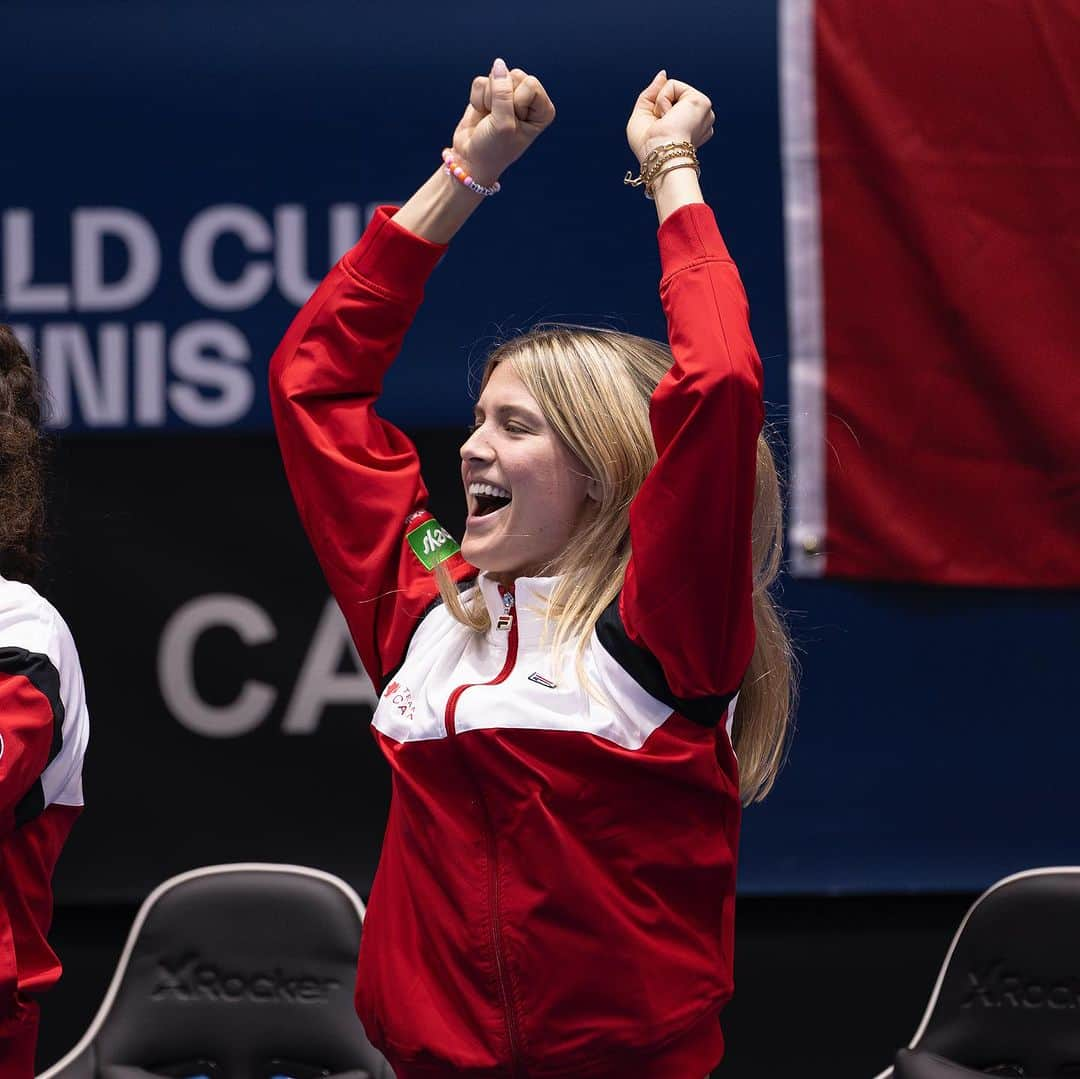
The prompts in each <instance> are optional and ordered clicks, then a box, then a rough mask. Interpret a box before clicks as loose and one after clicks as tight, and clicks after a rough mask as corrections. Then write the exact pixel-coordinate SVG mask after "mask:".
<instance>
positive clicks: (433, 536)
mask: <svg viewBox="0 0 1080 1079" xmlns="http://www.w3.org/2000/svg"><path fill="white" fill-rule="evenodd" d="M449 540H450V534H449V533H448V532H446V531H445V530H444V529H442V528H433V529H432V530H431V531H430V532H428V533H427V535H425V536H424V554H433V553H434V552H435V551H437V550H438V549H439V548H440V547H441V546H442V545H443V544H444V543H447V542H448V541H449Z"/></svg>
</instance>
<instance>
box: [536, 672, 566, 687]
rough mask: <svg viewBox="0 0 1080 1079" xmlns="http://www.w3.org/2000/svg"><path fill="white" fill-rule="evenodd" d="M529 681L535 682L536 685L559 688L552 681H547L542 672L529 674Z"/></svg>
mask: <svg viewBox="0 0 1080 1079" xmlns="http://www.w3.org/2000/svg"><path fill="white" fill-rule="evenodd" d="M529 681H530V682H535V683H536V684H537V685H538V686H545V687H546V688H547V689H558V688H559V687H558V686H557V685H555V683H554V682H549V681H548V680H547V679H546V678H545V677H544V676H543V675H542V674H537V673H536V671H533V673H532V674H530V675H529Z"/></svg>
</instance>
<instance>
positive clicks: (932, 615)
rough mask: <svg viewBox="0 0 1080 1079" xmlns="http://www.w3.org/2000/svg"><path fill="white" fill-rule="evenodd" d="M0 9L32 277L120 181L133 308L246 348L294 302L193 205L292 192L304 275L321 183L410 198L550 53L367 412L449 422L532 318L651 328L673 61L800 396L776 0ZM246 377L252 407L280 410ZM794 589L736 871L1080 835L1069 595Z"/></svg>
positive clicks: (259, 349)
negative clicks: (491, 94)
mask: <svg viewBox="0 0 1080 1079" xmlns="http://www.w3.org/2000/svg"><path fill="white" fill-rule="evenodd" d="M3 18H4V27H5V40H6V45H7V48H6V50H5V51H6V59H5V64H4V75H3V83H4V91H5V99H6V100H7V101H8V103H9V107H8V109H7V110H6V116H5V124H4V132H3V134H2V137H3V140H4V159H5V164H4V172H3V186H2V194H0V198H2V202H3V205H4V206H27V207H30V208H32V209H34V210H35V213H36V215H37V217H38V224H39V229H38V231H39V240H38V252H37V261H38V274H37V277H38V279H39V280H47V281H51V280H68V272H69V268H68V261H67V260H68V252H67V249H66V246H65V245H66V228H67V224H66V215H67V214H68V213H69V212H70V210H71V209H72V208H73V207H75V206H98V205H116V206H124V207H128V208H131V209H134V210H136V211H138V212H139V213H141V214H143V215H144V216H146V217H147V218H149V219H150V220H151V221H152V222H153V223H154V225H155V227H156V228H157V230H158V233H159V236H160V238H161V241H162V247H163V277H162V281H161V284H160V285H159V288H158V289H157V291H156V292H155V294H154V295H153V296H152V297H151V298H150V299H149V300H148V301H147V302H146V303H145V304H144V305H142V306H141V307H140V308H138V309H136V310H135V311H132V312H129V313H126V314H124V315H122V316H119V317H120V318H122V319H124V320H125V321H135V320H141V319H154V320H161V321H164V322H165V323H166V324H167V325H168V326H169V327H176V326H180V325H182V324H184V323H186V322H188V321H191V320H193V319H195V318H204V317H221V318H224V319H226V320H229V321H233V322H235V323H236V324H237V325H238V326H239V327H240V328H241V329H242V330H243V331H244V332H245V333H246V334H247V335H248V338H249V340H250V341H251V344H252V349H253V353H254V354H255V356H256V357H257V363H258V364H259V365H265V362H266V359H267V358H268V356H269V354H270V352H271V351H272V349H273V347H274V344H275V343H276V341H277V339H278V338H279V337H280V335H281V333H282V331H283V330H284V328H285V326H286V325H287V323H288V320H289V318H290V317H291V314H292V313H293V310H294V309H293V308H292V307H291V306H290V305H289V304H287V303H286V302H285V301H284V300H283V299H282V298H281V297H280V296H279V295H278V294H277V293H276V292H273V293H271V295H270V296H269V297H268V298H267V299H266V300H264V301H263V302H262V303H261V304H259V305H258V306H257V307H255V308H253V309H252V310H250V311H245V312H239V313H237V314H235V315H230V314H228V313H222V314H220V315H211V314H208V313H207V312H206V311H205V309H203V308H202V307H200V305H199V304H198V303H197V302H196V301H195V300H194V299H193V298H192V297H191V296H190V295H188V294H187V292H186V290H185V289H184V287H183V284H182V282H181V280H180V276H179V269H178V247H179V239H180V235H181V232H182V230H183V228H184V226H185V225H186V224H187V223H188V221H189V220H190V219H191V217H192V216H193V215H194V214H195V213H197V212H198V211H199V210H201V209H203V208H204V207H205V206H207V205H210V204H216V203H223V202H240V203H244V204H248V205H251V206H252V207H254V208H255V209H257V210H259V211H260V212H262V213H264V214H265V215H267V216H269V214H270V212H271V211H272V208H273V207H274V206H275V205H277V204H280V203H286V202H296V203H303V204H305V205H307V206H308V207H309V208H310V209H311V210H312V212H313V218H312V220H313V222H314V224H315V228H314V232H313V236H314V239H315V243H314V244H313V250H312V260H311V269H310V272H311V273H312V274H313V275H317V274H318V273H319V272H320V271H321V269H323V268H325V265H326V259H327V255H326V251H325V242H326V241H325V227H324V225H323V224H322V223H323V222H324V220H325V209H326V207H327V206H328V205H330V204H331V203H334V202H340V201H355V202H358V203H367V202H370V201H374V200H379V199H383V198H386V199H394V200H403V199H405V198H406V197H407V196H408V195H409V193H410V192H411V191H412V189H413V188H415V186H416V185H417V184H419V183H420V182H421V181H422V180H423V179H425V178H426V177H427V176H428V175H429V174H430V172H431V171H432V169H433V168H434V167H435V165H436V164H437V162H438V152H439V150H440V148H441V147H442V146H443V145H445V144H446V143H447V141H448V140H449V137H450V133H451V132H452V130H453V127H454V125H455V123H456V122H457V119H458V117H459V116H460V113H461V110H462V108H463V105H464V98H465V94H466V92H467V87H468V83H469V79H470V77H471V76H472V74H474V73H476V72H482V71H485V70H486V69H487V67H488V65H489V64H490V61H491V58H492V57H493V56H494V55H496V54H501V55H503V56H505V57H506V58H507V60H508V61H509V62H510V63H511V64H512V65H520V66H522V67H525V68H526V69H528V70H530V71H534V72H535V73H537V74H539V75H540V76H541V78H542V79H543V80H544V82H545V84H546V85H547V87H548V89H549V90H550V92H551V95H552V97H553V99H554V100H555V102H556V105H557V107H558V109H559V117H558V119H557V121H556V123H555V125H554V127H553V128H552V130H551V131H550V132H548V133H546V134H545V135H544V136H543V138H542V139H541V140H540V141H539V142H538V144H537V145H536V147H535V148H534V149H533V150H532V151H530V153H529V154H528V156H527V157H526V158H525V159H523V160H522V161H521V162H519V163H518V164H517V165H515V166H514V167H513V168H512V169H511V170H510V171H509V172H508V173H507V174H506V176H505V177H504V186H505V191H504V193H502V194H500V195H499V196H498V197H497V198H495V199H493V200H491V202H490V203H489V204H487V205H485V206H483V207H482V208H481V210H480V211H479V212H478V213H477V214H476V216H475V218H474V220H473V221H472V222H470V224H469V226H468V227H467V229H466V230H465V231H464V232H463V233H462V234H461V236H460V237H459V238H458V239H456V240H455V241H454V244H453V249H452V251H451V252H450V255H449V257H448V258H447V259H446V260H445V261H444V262H443V264H442V265H441V266H440V267H439V269H438V270H437V271H436V273H435V275H434V278H433V280H432V282H431V285H430V287H429V301H428V303H427V305H426V307H425V309H424V310H423V311H422V313H421V315H420V318H419V320H418V322H417V324H416V326H415V328H414V330H413V331H412V332H411V334H410V336H409V338H408V340H407V343H406V351H405V355H404V358H403V360H402V363H401V364H400V366H399V367H398V369H396V370H395V372H394V373H393V374H392V376H391V377H390V380H389V383H388V386H387V392H386V396H385V400H384V406H383V412H384V414H385V415H387V416H388V417H390V418H392V419H394V420H395V421H397V422H399V423H400V424H402V425H403V426H406V427H407V428H409V429H420V428H433V427H438V428H446V427H449V426H455V425H457V424H458V423H464V420H465V418H466V414H467V411H468V404H469V378H468V371H469V369H470V366H473V367H475V365H476V364H477V363H478V362H479V361H480V360H481V359H482V357H483V354H484V352H485V350H486V348H487V346H488V345H489V344H490V342H491V340H492V339H493V337H495V336H496V335H497V334H499V333H500V332H503V331H505V330H509V329H513V328H515V327H518V326H522V325H525V324H528V323H529V322H531V321H533V320H535V319H537V318H545V319H551V318H558V319H565V320H571V321H581V320H600V321H602V322H604V323H605V324H609V325H615V326H620V327H623V326H625V327H626V328H628V329H632V330H634V331H635V332H639V333H643V334H647V335H650V336H661V335H662V334H663V322H662V319H661V315H660V310H659V305H658V302H657V299H656V291H655V289H656V281H657V277H658V261H657V257H656V251H655V242H654V239H653V232H654V227H655V216H654V213H653V209H652V207H651V205H650V204H648V203H646V202H645V200H644V199H643V198H642V197H641V194H640V192H639V191H631V190H629V189H627V188H624V187H623V185H622V182H621V180H622V175H623V173H624V172H625V170H626V169H627V168H629V167H630V166H631V164H632V163H633V162H632V159H631V157H630V154H629V152H628V150H627V148H626V145H625V141H624V137H623V125H624V123H625V118H626V114H627V111H628V109H629V106H630V105H631V103H632V101H633V98H634V96H635V95H636V93H637V92H638V91H639V89H640V88H641V86H642V85H643V84H644V83H646V82H647V81H648V80H649V79H650V78H651V76H652V74H653V73H654V72H655V70H656V69H657V68H658V67H660V66H661V65H663V66H666V67H667V68H668V69H669V71H670V72H671V73H672V74H674V75H677V76H679V77H682V78H685V79H687V80H688V81H690V82H693V83H695V84H697V85H698V86H700V87H701V88H702V89H704V90H705V91H706V92H708V93H709V94H710V95H711V96H712V98H713V100H714V103H715V106H716V112H717V115H718V120H717V124H716V138H715V139H714V140H713V142H712V144H710V145H709V146H708V147H706V148H705V150H704V151H703V153H702V161H703V165H704V176H703V186H704V189H705V192H706V197H707V198H708V199H709V201H710V202H711V203H712V205H713V206H714V208H715V210H716V212H717V217H718V219H719V221H720V223H721V228H722V229H723V231H724V233H725V236H726V238H727V240H728V242H729V246H730V247H731V250H732V253H733V254H734V256H735V258H736V260H737V262H738V264H739V266H740V269H741V271H742V274H743V278H744V280H745V283H746V286H747V290H748V293H749V295H750V300H751V305H752V312H753V327H754V332H755V336H756V339H757V342H758V346H759V349H760V352H761V354H762V356H763V358H764V360H765V364H766V371H767V375H766V397H767V400H768V402H769V408H770V418H771V420H772V421H773V422H774V423H775V424H776V425H777V426H778V427H779V428H780V430H781V431H782V430H783V428H784V426H785V425H786V419H787V405H786V402H787V386H786V377H787V371H786V362H785V361H786V348H787V345H786V321H785V306H784V305H785V297H784V262H783V228H782V203H781V184H780V161H779V131H778V98H777V70H776V52H777V49H776V32H777V26H776V13H775V11H774V10H773V7H772V5H771V4H769V3H765V2H762V0H738V2H726V3H722V4H717V3H715V2H707V0H685V2H683V3H681V4H679V5H676V6H670V5H669V6H667V7H664V6H663V5H656V4H643V3H627V2H620V3H616V2H612V0H596V2H589V3H581V2H578V3H566V2H562V0H559V2H549V3H547V4H545V5H541V6H531V7H529V6H525V5H519V4H513V5H495V4H453V5H450V4H442V3H440V4H434V3H419V4H417V3H413V4H409V5H372V4H366V3H344V2H336V3H328V2H315V3H305V4H267V3H253V2H237V3H231V4H221V3H214V4H209V3H188V4H185V5H183V6H182V7H180V6H177V5H173V4H165V3H142V4H138V5H132V4H121V3H101V2H98V3H94V4H92V5H69V4H59V3H47V2H37V3H11V2H8V3H6V4H5V5H4V16H3ZM222 246H223V250H222V252H221V254H222V257H223V263H222V265H223V268H227V263H228V259H229V258H230V257H231V256H230V252H229V251H228V250H227V249H225V248H226V245H222ZM232 256H235V251H234V252H232ZM65 317H66V316H62V315H56V316H48V318H49V319H57V320H60V319H63V318H65ZM71 317H75V318H79V316H71ZM107 317H108V318H109V319H115V318H116V317H117V316H112V315H110V316H107ZM14 319H15V320H17V321H29V322H34V321H39V320H35V319H30V318H23V317H21V316H18V315H15V316H14ZM81 321H84V322H85V324H87V325H90V326H92V325H94V324H95V322H94V319H91V318H85V319H81ZM256 382H257V386H258V393H259V395H260V396H259V397H258V398H257V400H256V405H255V407H254V409H253V411H252V413H251V416H250V417H249V420H248V422H247V423H246V424H244V425H241V427H243V428H246V429H249V430H251V431H252V432H253V433H254V432H261V431H265V430H266V428H267V423H268V414H267V408H266V400H265V388H264V379H263V378H262V376H261V374H260V375H259V376H258V377H257V380H256ZM881 422H882V423H888V422H890V418H889V417H888V416H882V417H881ZM177 433H178V434H180V433H181V432H179V431H178V432H177ZM183 433H184V434H185V435H187V436H188V437H197V435H191V434H190V433H189V432H183ZM142 437H147V436H142ZM152 437H165V436H162V435H155V436H152ZM180 441H183V439H180ZM1008 512H1009V510H1008V507H1002V513H1008ZM149 542H163V541H161V540H160V539H154V540H151V539H150V538H149V537H148V543H149ZM784 602H785V605H786V606H787V607H788V608H789V609H790V611H791V612H792V614H791V618H792V624H793V628H794V631H795V636H796V639H797V641H798V644H799V646H800V649H801V652H802V658H803V662H804V664H805V678H804V682H803V699H802V705H801V708H800V711H799V719H798V732H797V735H796V737H795V740H794V743H793V748H792V751H791V756H790V761H789V764H788V767H787V768H786V770H785V771H784V773H783V774H782V776H781V779H780V781H779V783H778V785H777V788H776V791H775V793H774V794H773V795H772V796H771V797H770V799H769V800H768V802H767V803H766V804H765V805H764V806H762V807H757V808H753V809H751V810H749V811H748V812H747V814H746V818H745V828H744V835H743V852H742V887H743V889H744V890H745V891H764V892H773V891H779V892H784V891H806V892H809V891H826V892H829V891H844V890H847V891H879V890H880V891H905V890H909V889H911V890H922V889H943V890H944V889H951V890H968V889H976V888H979V887H981V886H983V885H985V884H987V883H989V882H990V881H992V880H993V879H995V878H996V877H998V876H1001V875H1003V874H1004V873H1007V872H1010V871H1013V870H1016V869H1020V868H1026V867H1029V866H1033V865H1039V864H1047V863H1055V862H1074V861H1076V860H1077V857H1076V853H1077V840H1076V825H1075V822H1076V819H1077V812H1076V810H1077V796H1076V779H1075V771H1076V761H1077V758H1078V750H1080V737H1078V735H1077V733H1076V730H1075V719H1076V707H1075V704H1074V693H1073V684H1074V677H1073V667H1074V664H1075V658H1074V657H1075V654H1076V642H1077V637H1078V634H1077V628H1078V627H1077V618H1076V614H1077V603H1076V598H1075V595H1060V594H1059V595H1054V594H1048V593H1016V592H1013V593H1010V592H991V591H980V590H945V589H940V590H939V589H932V588H912V587H904V586H896V585H887V584H883V585H878V586H872V585H871V586H867V585H855V584H847V583H841V582H822V581H806V582H794V581H788V582H787V583H786V587H785V592H784ZM88 678H89V679H92V678H93V672H90V671H88ZM102 721H105V720H104V718H103V719H102ZM113 721H116V720H115V718H114V719H113Z"/></svg>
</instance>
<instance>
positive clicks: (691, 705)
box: [596, 596, 735, 727]
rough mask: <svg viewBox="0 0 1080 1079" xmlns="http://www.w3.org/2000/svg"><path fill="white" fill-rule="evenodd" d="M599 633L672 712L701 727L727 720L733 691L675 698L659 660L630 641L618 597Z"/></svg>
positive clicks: (605, 644)
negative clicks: (723, 693)
mask: <svg viewBox="0 0 1080 1079" xmlns="http://www.w3.org/2000/svg"><path fill="white" fill-rule="evenodd" d="M596 636H597V637H598V638H599V640H600V644H601V645H603V648H604V651H605V652H607V654H608V655H609V656H611V658H612V659H613V660H615V662H616V663H617V664H618V665H619V666H620V667H622V669H623V670H624V671H626V673H627V674H628V675H630V677H631V678H632V679H633V680H634V681H635V682H637V684H638V685H639V686H641V688H642V689H643V690H645V692H646V693H648V694H650V695H651V696H653V697H655V698H656V699H657V700H658V701H663V702H664V704H667V705H670V706H671V709H672V711H674V712H678V713H679V715H681V716H685V717H686V718H687V719H689V720H692V721H693V722H694V723H698V724H700V725H701V726H702V727H716V726H718V725H719V724H720V723H721V722H723V721H725V720H726V719H727V707H728V705H729V704H730V703H731V701H732V699H733V698H734V696H735V694H734V693H728V694H726V695H724V696H720V697H694V698H687V697H676V696H675V694H674V693H673V692H672V691H671V686H669V685H668V681H667V677H666V676H665V675H664V670H663V668H662V667H661V666H660V661H659V660H658V659H657V658H656V656H654V655H653V654H652V653H651V652H650V651H648V649H645V648H642V647H641V645H639V644H635V643H634V641H632V640H630V637H629V635H628V634H627V632H626V627H625V626H624V625H623V621H622V615H621V614H620V613H619V597H618V596H616V597H615V598H614V599H613V600H612V601H611V603H609V604H608V605H607V607H606V608H605V609H604V613H603V614H602V615H600V618H599V620H598V621H597V623H596Z"/></svg>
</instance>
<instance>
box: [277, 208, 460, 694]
mask: <svg viewBox="0 0 1080 1079" xmlns="http://www.w3.org/2000/svg"><path fill="white" fill-rule="evenodd" d="M445 251H446V247H445V246H443V245H439V244H434V243H431V242H429V241H427V240H424V239H422V238H421V237H419V236H416V235H414V234H413V233H411V232H409V231H408V230H406V229H404V228H401V227H400V226H398V225H396V224H395V223H394V221H393V217H392V211H391V210H390V209H388V208H386V207H384V208H381V209H380V210H379V211H378V212H377V213H376V215H375V217H374V218H373V220H372V222H371V224H370V225H369V226H368V228H367V230H366V232H365V233H364V236H363V237H362V238H361V240H360V242H359V243H358V244H357V245H356V247H354V248H353V249H352V250H351V251H350V252H348V254H346V255H345V256H344V257H343V258H342V259H341V261H340V262H338V264H337V265H336V266H335V267H334V268H333V269H332V270H331V271H330V273H329V274H328V275H327V277H326V279H325V280H324V281H323V282H322V284H321V285H320V286H319V288H318V289H317V290H316V291H315V293H314V295H313V296H312V297H311V299H310V300H308V302H307V303H306V304H305V305H304V307H303V308H302V309H301V310H300V312H299V313H298V314H297V316H296V318H295V320H294V321H293V323H292V325H291V326H290V327H289V330H288V332H287V333H286V334H285V337H284V338H283V340H282V342H281V344H280V345H279V346H278V348H277V350H276V351H275V353H274V356H273V359H272V360H271V363H270V403H271V407H272V409H273V414H274V425H275V427H276V429H277V436H278V441H279V443H280V446H281V453H282V457H283V459H284V462H285V471H286V474H287V475H288V479H289V484H290V486H291V488H292V493H293V498H294V499H295V501H296V506H297V509H298V510H299V512H300V518H301V520H302V522H303V525H304V528H305V530H306V531H307V534H308V537H309V539H310V540H311V543H312V546H313V547H314V549H315V553H316V556H317V557H318V559H319V563H320V564H321V566H322V569H323V572H324V573H325V575H326V579H327V581H328V583H329V585H330V588H331V590H332V591H333V593H334V596H335V598H336V599H337V601H338V604H339V606H340V607H341V610H342V613H343V614H344V615H345V619H346V621H347V622H348V625H349V629H350V631H351V633H352V637H353V640H354V641H355V642H356V646H357V649H358V650H359V653H360V658H361V660H362V661H363V664H364V667H365V669H366V670H367V672H368V674H369V676H370V677H371V680H372V682H373V683H374V684H375V686H376V688H377V689H378V690H381V689H382V685H383V682H384V681H385V678H386V676H387V675H388V674H389V673H390V672H392V671H393V670H394V669H395V668H396V667H397V666H398V664H399V663H400V661H401V659H402V657H403V656H404V652H405V649H406V647H407V645H408V640H409V637H410V636H411V632H412V629H413V628H414V626H415V624H416V622H417V620H418V619H419V618H420V616H421V615H422V614H423V612H424V610H425V608H426V607H427V606H428V604H430V602H431V601H432V600H433V599H434V598H435V596H436V595H437V592H438V588H437V585H436V583H435V577H434V574H433V572H432V571H431V569H429V568H427V567H425V565H424V564H422V561H421V559H420V558H419V557H418V556H417V554H416V553H414V550H413V547H412V546H410V544H409V542H408V541H407V539H406V534H407V532H411V531H414V530H416V529H418V528H421V527H422V526H424V525H425V523H426V522H427V521H429V520H430V515H428V514H427V512H426V506H427V488H426V487H425V486H424V482H423V480H422V478H421V476H420V462H419V459H418V457H417V453H416V450H415V447H414V446H413V444H412V442H411V441H410V440H409V439H408V438H407V437H406V436H405V435H404V434H402V432H401V431H399V430H398V429H397V428H395V427H394V426H393V425H391V424H389V423H387V422H385V421H384V420H382V419H381V418H380V417H379V416H377V415H376V413H375V408H374V406H375V402H376V400H377V398H378V396H379V393H380V391H381V389H382V380H383V376H384V375H385V373H386V371H387V370H388V369H389V367H390V365H391V363H393V361H394V359H395V358H396V356H397V354H398V352H399V350H400V348H401V344H402V340H403V339H404V337H405V333H406V331H407V330H408V328H409V325H410V323H411V322H412V319H413V316H414V315H415V313H416V310H417V308H418V307H419V306H420V302H421V300H422V298H423V288H424V283H425V282H426V280H427V277H428V276H429V274H430V273H431V271H432V270H433V269H434V267H435V264H436V263H437V262H438V260H439V259H440V257H441V256H442V255H443V253H444V252H445ZM439 538H440V537H439V536H438V535H437V536H436V539H439ZM446 565H447V568H448V569H449V570H450V572H451V573H452V575H453V576H454V577H455V578H458V579H460V578H462V577H464V576H467V575H468V574H469V573H470V572H475V571H470V567H469V566H468V564H467V563H466V562H465V561H464V560H463V559H462V558H461V556H460V555H459V554H454V555H453V556H452V557H451V558H450V559H449V560H447V561H446Z"/></svg>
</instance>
